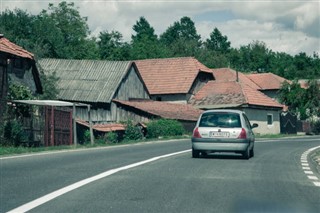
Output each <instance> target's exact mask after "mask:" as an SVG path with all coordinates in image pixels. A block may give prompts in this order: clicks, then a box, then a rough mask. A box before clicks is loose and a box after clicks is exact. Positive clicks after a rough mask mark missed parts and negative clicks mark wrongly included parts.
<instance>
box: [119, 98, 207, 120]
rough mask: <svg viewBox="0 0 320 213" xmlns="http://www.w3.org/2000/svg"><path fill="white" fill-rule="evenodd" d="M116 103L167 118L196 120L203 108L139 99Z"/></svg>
mask: <svg viewBox="0 0 320 213" xmlns="http://www.w3.org/2000/svg"><path fill="white" fill-rule="evenodd" d="M113 101H114V102H115V103H118V104H122V105H125V106H128V107H132V108H135V109H138V110H141V111H144V112H147V113H149V114H152V115H155V116H159V117H162V118H167V119H176V120H185V121H196V120H197V119H198V117H199V115H200V114H201V113H202V110H199V109H195V108H194V107H193V106H191V105H188V104H174V103H168V102H161V101H152V100H137V101H120V100H113Z"/></svg>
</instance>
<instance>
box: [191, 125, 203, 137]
mask: <svg viewBox="0 0 320 213" xmlns="http://www.w3.org/2000/svg"><path fill="white" fill-rule="evenodd" d="M193 137H194V138H201V135H200V132H199V129H198V127H197V128H195V130H193Z"/></svg>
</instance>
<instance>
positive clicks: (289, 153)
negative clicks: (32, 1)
mask: <svg viewBox="0 0 320 213" xmlns="http://www.w3.org/2000/svg"><path fill="white" fill-rule="evenodd" d="M317 146H320V138H319V137H303V138H302V137H299V138H287V139H277V140H259V141H257V143H256V145H255V157H254V158H252V159H250V160H244V159H242V158H241V157H240V156H239V155H236V154H227V155H221V154H215V155H212V156H208V157H207V158H199V159H193V158H192V157H191V151H190V148H191V147H190V140H178V141H169V142H156V143H154V142H151V143H145V144H139V145H129V146H117V147H108V148H99V149H90V150H77V151H66V152H56V153H41V154H37V155H32V156H19V157H9V158H8V157H5V158H1V159H0V168H1V174H0V181H1V182H0V183H1V184H0V201H1V205H0V212H8V211H11V210H13V211H19V212H21V211H22V212H23V211H26V210H28V211H29V212H46V213H49V212H116V213H119V212H139V213H141V212H299V213H300V212H320V186H317V185H316V183H317V182H319V181H318V180H319V179H320V176H319V174H317V173H316V172H315V171H316V169H315V168H314V166H313V164H311V162H310V159H309V158H308V154H309V152H308V150H309V149H311V148H313V147H317ZM168 154H169V155H168ZM305 160H306V162H305ZM306 169H307V170H308V171H306ZM310 173H311V174H310ZM99 175H100V176H99ZM310 177H313V178H312V179H310ZM317 179H318V180H317Z"/></svg>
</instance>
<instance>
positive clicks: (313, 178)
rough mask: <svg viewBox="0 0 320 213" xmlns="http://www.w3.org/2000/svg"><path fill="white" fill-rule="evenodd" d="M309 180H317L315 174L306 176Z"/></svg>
mask: <svg viewBox="0 0 320 213" xmlns="http://www.w3.org/2000/svg"><path fill="white" fill-rule="evenodd" d="M308 178H309V179H310V180H319V179H318V178H317V177H316V176H308Z"/></svg>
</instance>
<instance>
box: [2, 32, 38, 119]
mask: <svg viewBox="0 0 320 213" xmlns="http://www.w3.org/2000/svg"><path fill="white" fill-rule="evenodd" d="M9 78H10V79H11V81H13V82H14V83H17V84H22V85H24V86H27V87H28V88H29V89H30V90H31V91H32V92H33V93H42V86H41V82H40V76H39V72H38V69H37V67H36V66H35V60H34V56H33V54H32V53H30V52H28V51H27V50H24V49H23V48H22V47H20V46H18V45H16V44H14V43H12V42H10V41H9V40H8V39H7V38H5V37H4V36H3V35H2V34H0V119H2V114H3V112H4V111H5V107H6V105H7V93H8V88H9Z"/></svg>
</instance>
